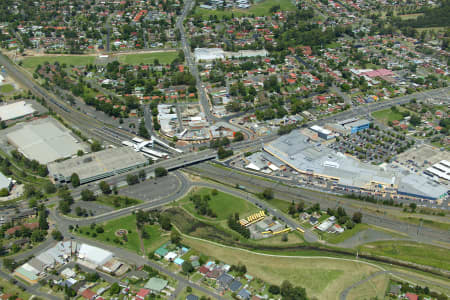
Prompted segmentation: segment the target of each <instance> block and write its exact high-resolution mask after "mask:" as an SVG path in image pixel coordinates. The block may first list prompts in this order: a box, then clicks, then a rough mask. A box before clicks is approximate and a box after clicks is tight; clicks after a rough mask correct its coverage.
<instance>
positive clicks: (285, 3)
mask: <svg viewBox="0 0 450 300" xmlns="http://www.w3.org/2000/svg"><path fill="white" fill-rule="evenodd" d="M277 5H279V6H280V9H279V10H280V11H292V10H295V6H294V4H293V3H292V1H290V0H279V1H276V0H262V1H254V3H253V4H252V5H251V6H250V8H249V9H237V8H233V9H231V10H230V9H227V10H211V9H203V8H197V9H196V10H195V14H196V15H200V16H203V17H209V16H211V15H214V16H217V17H219V18H221V17H224V16H227V17H231V15H234V16H235V17H239V16H246V15H255V16H267V15H270V11H271V9H272V7H275V6H277Z"/></svg>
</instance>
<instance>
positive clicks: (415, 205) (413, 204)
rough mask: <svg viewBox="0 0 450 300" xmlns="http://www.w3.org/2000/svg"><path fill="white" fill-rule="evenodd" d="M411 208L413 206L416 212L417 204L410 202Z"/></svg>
mask: <svg viewBox="0 0 450 300" xmlns="http://www.w3.org/2000/svg"><path fill="white" fill-rule="evenodd" d="M409 208H411V211H412V212H414V211H416V208H417V204H415V203H410V204H409Z"/></svg>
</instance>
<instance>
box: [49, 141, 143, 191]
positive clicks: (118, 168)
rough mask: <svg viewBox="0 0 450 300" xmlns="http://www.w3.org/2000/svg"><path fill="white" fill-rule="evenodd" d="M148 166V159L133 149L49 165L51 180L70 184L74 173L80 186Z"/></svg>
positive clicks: (102, 152) (114, 150) (103, 152)
mask: <svg viewBox="0 0 450 300" xmlns="http://www.w3.org/2000/svg"><path fill="white" fill-rule="evenodd" d="M147 164H148V159H147V158H146V157H145V156H144V155H143V154H142V153H140V152H136V151H135V150H134V149H133V148H131V147H120V148H110V149H105V150H102V151H99V152H93V153H89V154H87V155H84V156H80V157H75V158H71V159H68V160H65V161H61V162H53V163H50V164H48V171H49V173H50V179H51V180H52V181H53V182H54V183H56V184H63V183H67V182H70V178H71V176H72V174H73V173H76V174H77V175H78V177H79V178H80V184H84V183H88V182H91V181H95V180H99V179H103V178H107V177H110V176H114V175H116V174H121V173H124V172H127V171H130V170H133V169H136V168H139V167H142V166H145V165H147Z"/></svg>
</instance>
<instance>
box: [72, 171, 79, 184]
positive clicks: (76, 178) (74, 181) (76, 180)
mask: <svg viewBox="0 0 450 300" xmlns="http://www.w3.org/2000/svg"><path fill="white" fill-rule="evenodd" d="M70 182H71V183H72V186H73V187H77V186H80V177H79V176H78V174H77V173H73V174H72V176H70Z"/></svg>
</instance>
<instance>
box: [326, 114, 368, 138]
mask: <svg viewBox="0 0 450 300" xmlns="http://www.w3.org/2000/svg"><path fill="white" fill-rule="evenodd" d="M325 127H326V128H327V129H329V130H332V131H334V132H337V133H339V134H342V135H349V134H354V133H357V132H358V131H361V130H365V129H368V128H369V127H370V121H369V120H366V119H361V120H360V119H358V118H351V119H347V120H343V121H339V122H337V123H335V124H327V125H326V126H325Z"/></svg>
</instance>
